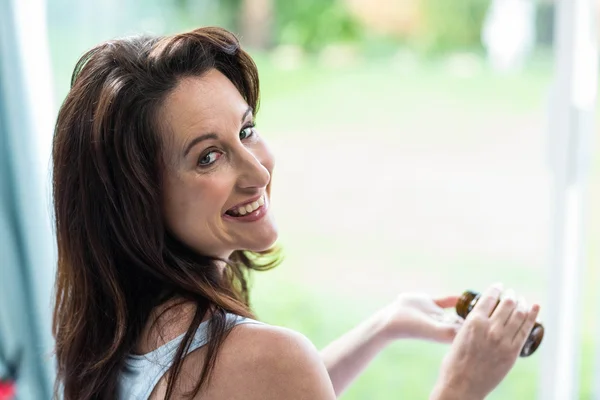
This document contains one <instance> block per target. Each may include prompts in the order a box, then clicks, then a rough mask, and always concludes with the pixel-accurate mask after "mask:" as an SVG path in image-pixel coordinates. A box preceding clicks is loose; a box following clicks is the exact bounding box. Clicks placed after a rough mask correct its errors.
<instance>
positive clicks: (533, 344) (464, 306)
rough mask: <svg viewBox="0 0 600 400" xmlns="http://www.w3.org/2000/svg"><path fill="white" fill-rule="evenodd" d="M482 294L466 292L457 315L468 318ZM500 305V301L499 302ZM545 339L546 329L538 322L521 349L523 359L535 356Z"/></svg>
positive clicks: (461, 298)
mask: <svg viewBox="0 0 600 400" xmlns="http://www.w3.org/2000/svg"><path fill="white" fill-rule="evenodd" d="M479 296H480V293H477V292H473V291H470V290H467V291H465V292H464V293H463V294H462V296H461V297H460V298H459V300H458V303H456V313H457V314H458V315H460V316H461V317H463V318H466V317H467V315H469V313H470V312H471V310H472V309H473V307H475V304H477V301H478V300H479ZM498 303H499V301H498ZM497 305H498V304H496V306H497ZM543 338H544V327H543V326H542V325H541V324H540V323H538V322H536V323H535V325H534V326H533V329H531V333H530V334H529V337H528V338H527V341H526V342H525V345H523V348H522V349H521V357H528V356H530V355H532V354H533V352H534V351H536V349H537V348H538V347H539V346H540V343H542V339H543Z"/></svg>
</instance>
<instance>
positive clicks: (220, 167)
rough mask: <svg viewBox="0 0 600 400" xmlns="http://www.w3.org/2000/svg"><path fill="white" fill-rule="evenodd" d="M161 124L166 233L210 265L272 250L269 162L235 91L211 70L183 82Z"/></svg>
mask: <svg viewBox="0 0 600 400" xmlns="http://www.w3.org/2000/svg"><path fill="white" fill-rule="evenodd" d="M159 118H160V122H161V123H162V125H163V127H165V128H166V129H164V132H165V138H164V146H163V147H164V158H165V170H164V173H163V182H164V186H163V212H164V217H165V221H166V224H167V227H168V228H169V229H170V230H171V232H172V233H173V234H174V235H175V236H176V237H178V238H179V239H180V240H182V241H183V242H184V243H186V244H187V245H188V246H190V247H192V248H194V249H195V250H196V251H198V252H200V253H202V254H205V255H208V256H213V257H222V258H227V257H229V255H230V254H231V253H232V252H233V251H235V250H251V251H262V250H266V249H268V248H270V247H271V246H272V245H273V244H274V243H275V240H276V239H277V228H276V226H275V221H274V219H273V216H272V213H271V212H270V210H269V203H270V202H269V193H270V183H271V174H272V172H273V166H274V160H273V156H272V155H271V153H270V152H269V150H268V148H267V146H266V143H265V141H264V140H263V139H262V138H261V137H260V136H259V135H258V132H257V131H256V130H255V129H254V123H253V121H254V117H253V110H252V109H251V108H250V107H249V106H248V104H246V102H245V101H244V99H243V98H242V96H241V95H240V93H239V92H238V90H237V89H236V87H235V86H234V85H233V84H232V83H231V82H230V81H229V79H227V78H226V77H225V75H223V74H222V73H221V72H219V71H217V70H216V69H212V70H210V71H209V72H208V73H206V74H205V75H203V76H201V77H187V78H183V79H181V81H180V82H179V84H178V86H177V87H176V88H175V90H174V91H173V92H172V93H171V94H170V95H169V96H168V97H167V99H166V101H165V103H164V105H163V107H162V109H161V113H160V115H159Z"/></svg>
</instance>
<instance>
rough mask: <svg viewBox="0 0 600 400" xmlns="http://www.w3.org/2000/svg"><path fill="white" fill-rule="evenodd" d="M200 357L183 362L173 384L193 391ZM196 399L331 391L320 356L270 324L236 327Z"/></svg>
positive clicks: (310, 395)
mask: <svg viewBox="0 0 600 400" xmlns="http://www.w3.org/2000/svg"><path fill="white" fill-rule="evenodd" d="M205 354H206V352H205V349H202V348H201V349H198V350H197V351H194V352H192V353H190V354H189V355H188V356H187V357H186V358H185V361H184V365H183V367H182V374H181V378H180V379H181V382H180V385H178V386H180V387H181V388H187V390H189V389H191V388H193V385H194V384H195V383H196V382H197V379H198V377H199V374H198V371H201V369H202V365H203V363H204V361H205ZM186 381H187V382H186ZM198 398H201V399H202V400H208V399H224V398H226V399H231V400H238V399H239V400H242V399H243V400H253V399H264V400H269V399H282V398H285V399H314V400H321V399H322V400H326V399H327V400H329V399H335V393H334V391H333V387H332V385H331V381H330V379H329V375H328V373H327V370H326V368H325V365H324V364H323V361H322V359H321V357H320V354H319V352H318V351H317V349H316V348H315V346H314V345H313V344H312V343H311V342H310V340H308V338H306V337H305V336H304V335H302V334H300V333H298V332H295V331H293V330H290V329H286V328H281V327H276V326H272V325H266V324H240V325H236V326H235V327H234V328H233V329H232V330H231V332H230V334H229V335H228V336H227V338H226V339H225V342H224V343H223V347H222V348H221V350H220V352H219V355H218V358H217V361H216V363H215V367H214V370H213V374H212V377H211V380H210V381H209V384H208V385H207V387H206V389H204V390H202V392H201V393H200V394H199V396H198Z"/></svg>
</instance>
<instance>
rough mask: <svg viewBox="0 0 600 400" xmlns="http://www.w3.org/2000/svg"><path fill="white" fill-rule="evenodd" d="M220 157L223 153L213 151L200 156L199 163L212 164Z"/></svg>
mask: <svg viewBox="0 0 600 400" xmlns="http://www.w3.org/2000/svg"><path fill="white" fill-rule="evenodd" d="M219 157H221V153H219V152H216V151H211V152H210V153H207V154H206V155H205V156H203V157H200V159H199V160H198V165H201V166H207V165H210V164H212V163H214V162H215V161H217V160H218V159H219Z"/></svg>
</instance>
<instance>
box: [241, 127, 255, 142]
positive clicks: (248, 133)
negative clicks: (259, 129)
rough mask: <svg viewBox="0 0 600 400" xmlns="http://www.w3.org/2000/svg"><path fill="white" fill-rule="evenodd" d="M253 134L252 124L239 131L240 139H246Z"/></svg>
mask: <svg viewBox="0 0 600 400" xmlns="http://www.w3.org/2000/svg"><path fill="white" fill-rule="evenodd" d="M253 134H254V126H247V127H245V128H244V129H242V130H241V131H240V140H244V139H248V138H249V137H250V136H252V135H253Z"/></svg>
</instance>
